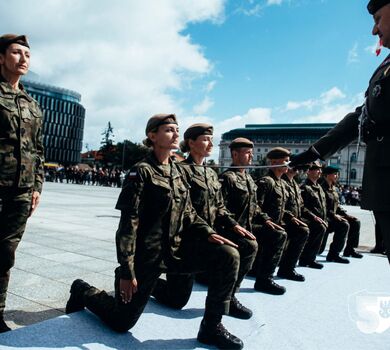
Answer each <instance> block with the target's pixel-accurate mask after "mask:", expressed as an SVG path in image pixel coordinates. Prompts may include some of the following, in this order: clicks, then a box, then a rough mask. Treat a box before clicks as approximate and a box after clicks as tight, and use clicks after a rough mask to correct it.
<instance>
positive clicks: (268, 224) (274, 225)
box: [265, 220, 284, 231]
mask: <svg viewBox="0 0 390 350" xmlns="http://www.w3.org/2000/svg"><path fill="white" fill-rule="evenodd" d="M265 224H266V225H267V226H269V227H271V228H272V229H273V230H282V231H284V228H283V227H282V226H279V225H278V224H275V223H274V222H272V221H271V220H267V221H266V222H265Z"/></svg>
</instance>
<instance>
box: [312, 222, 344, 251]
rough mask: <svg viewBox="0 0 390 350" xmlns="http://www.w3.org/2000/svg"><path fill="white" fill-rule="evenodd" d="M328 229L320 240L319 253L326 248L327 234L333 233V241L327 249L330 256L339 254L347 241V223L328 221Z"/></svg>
mask: <svg viewBox="0 0 390 350" xmlns="http://www.w3.org/2000/svg"><path fill="white" fill-rule="evenodd" d="M328 224H329V226H328V229H327V230H326V233H325V235H324V238H323V239H322V243H321V248H320V251H319V253H322V252H323V251H324V250H325V247H326V241H327V240H328V236H329V234H331V233H332V232H334V234H333V241H332V243H331V244H330V247H329V253H330V254H340V252H341V251H342V250H343V248H344V246H345V242H346V240H347V236H348V232H349V223H348V221H344V220H343V221H338V220H336V219H334V220H329V221H328Z"/></svg>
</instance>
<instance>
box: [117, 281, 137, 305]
mask: <svg viewBox="0 0 390 350" xmlns="http://www.w3.org/2000/svg"><path fill="white" fill-rule="evenodd" d="M137 290H138V283H137V280H136V279H135V278H134V279H132V280H125V279H122V278H121V279H120V280H119V294H120V297H121V299H122V301H123V302H124V303H125V304H127V303H130V301H131V299H133V295H134V294H135V293H137Z"/></svg>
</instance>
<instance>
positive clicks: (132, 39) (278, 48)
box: [0, 0, 388, 158]
mask: <svg viewBox="0 0 390 350" xmlns="http://www.w3.org/2000/svg"><path fill="white" fill-rule="evenodd" d="M367 2H368V0H231V1H227V0H197V1H193V0H143V1H139V0H111V1H107V0H83V1H79V0H13V1H12V2H8V1H0V13H2V21H1V22H0V32H2V33H9V32H15V33H24V34H27V35H28V36H29V38H30V43H31V48H32V62H31V69H32V70H33V71H34V72H35V73H37V74H39V76H40V79H41V81H42V82H44V83H49V84H53V85H56V86H61V87H64V88H68V89H72V90H75V91H77V92H79V93H81V95H82V104H83V105H84V106H85V107H86V110H87V114H86V121H85V130H84V149H85V146H86V144H88V145H89V148H97V147H99V145H100V140H101V132H102V131H103V129H104V128H105V126H106V125H107V123H108V121H111V124H112V125H113V127H114V134H115V141H117V142H118V141H122V140H123V139H130V140H132V141H136V142H140V141H141V140H142V139H143V138H144V130H145V129H144V128H145V124H146V121H147V119H148V118H149V117H150V116H151V115H153V114H155V113H161V112H169V113H171V112H174V113H176V114H177V116H178V118H179V121H180V127H181V129H182V131H184V130H185V129H186V128H187V127H188V126H189V125H191V124H192V123H195V122H209V123H211V124H213V125H214V127H215V139H216V143H218V142H219V140H220V136H221V134H222V133H223V132H226V131H229V130H231V129H233V128H240V127H243V126H244V125H245V124H247V123H285V122H291V123H298V122H337V121H339V120H340V119H341V118H342V117H343V116H344V115H345V114H346V113H348V112H349V111H351V110H353V109H354V108H355V107H356V106H357V105H359V104H360V103H362V100H363V93H364V91H365V89H366V86H367V83H368V80H369V78H370V76H371V73H372V72H373V71H374V69H375V67H377V66H378V65H379V63H380V62H381V61H382V60H383V59H384V57H385V56H386V55H387V54H388V52H387V51H388V50H387V49H384V50H383V51H384V52H382V54H381V56H379V57H376V56H375V55H374V54H373V49H374V48H375V46H376V42H377V39H376V38H374V37H373V36H372V35H371V30H372V24H373V20H372V17H371V16H370V15H369V14H368V12H367V10H366V5H367ZM217 153H218V152H217V150H216V152H214V155H213V156H214V158H216V157H217Z"/></svg>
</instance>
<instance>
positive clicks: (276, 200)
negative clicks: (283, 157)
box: [257, 170, 288, 224]
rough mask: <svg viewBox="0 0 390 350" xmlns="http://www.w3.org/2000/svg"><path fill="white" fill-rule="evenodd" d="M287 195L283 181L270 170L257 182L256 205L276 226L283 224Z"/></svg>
mask: <svg viewBox="0 0 390 350" xmlns="http://www.w3.org/2000/svg"><path fill="white" fill-rule="evenodd" d="M287 195H288V193H287V191H286V188H285V184H284V181H283V180H282V179H278V178H277V177H276V176H275V175H274V173H273V172H272V171H271V170H270V171H269V172H268V174H267V175H266V176H263V177H262V178H260V180H258V181H257V203H258V204H259V206H260V208H261V210H262V211H263V212H264V213H267V215H268V216H269V217H270V218H271V219H272V221H273V222H275V223H276V224H284V221H283V218H284V215H285V206H286V202H287Z"/></svg>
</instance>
